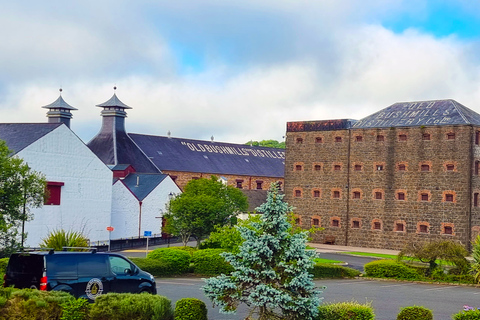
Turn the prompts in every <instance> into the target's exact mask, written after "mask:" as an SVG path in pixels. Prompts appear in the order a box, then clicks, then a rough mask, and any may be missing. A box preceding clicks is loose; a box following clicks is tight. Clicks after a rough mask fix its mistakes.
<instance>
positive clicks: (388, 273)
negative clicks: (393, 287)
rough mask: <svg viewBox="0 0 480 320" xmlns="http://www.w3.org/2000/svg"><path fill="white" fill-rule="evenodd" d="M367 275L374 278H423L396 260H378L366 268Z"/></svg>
mask: <svg viewBox="0 0 480 320" xmlns="http://www.w3.org/2000/svg"><path fill="white" fill-rule="evenodd" d="M364 269H365V275H366V276H368V277H374V278H396V279H405V280H419V279H421V276H420V275H419V274H418V273H417V272H416V271H415V270H414V269H413V268H410V267H408V266H406V265H405V264H403V263H401V262H397V261H395V260H377V261H372V262H369V263H367V264H365V266H364Z"/></svg>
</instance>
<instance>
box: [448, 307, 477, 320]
mask: <svg viewBox="0 0 480 320" xmlns="http://www.w3.org/2000/svg"><path fill="white" fill-rule="evenodd" d="M453 320H480V310H478V309H474V308H469V309H467V310H466V309H464V310H463V311H460V312H459V313H456V314H454V315H453Z"/></svg>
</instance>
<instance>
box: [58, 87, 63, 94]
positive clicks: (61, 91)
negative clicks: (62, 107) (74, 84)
mask: <svg viewBox="0 0 480 320" xmlns="http://www.w3.org/2000/svg"><path fill="white" fill-rule="evenodd" d="M58 91H60V95H62V91H63V89H62V87H60V89H58Z"/></svg>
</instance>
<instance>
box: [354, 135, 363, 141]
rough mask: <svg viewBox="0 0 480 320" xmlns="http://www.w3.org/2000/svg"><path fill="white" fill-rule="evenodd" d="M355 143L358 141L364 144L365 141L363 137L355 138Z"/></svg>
mask: <svg viewBox="0 0 480 320" xmlns="http://www.w3.org/2000/svg"><path fill="white" fill-rule="evenodd" d="M355 141H356V142H362V141H363V137H362V136H355Z"/></svg>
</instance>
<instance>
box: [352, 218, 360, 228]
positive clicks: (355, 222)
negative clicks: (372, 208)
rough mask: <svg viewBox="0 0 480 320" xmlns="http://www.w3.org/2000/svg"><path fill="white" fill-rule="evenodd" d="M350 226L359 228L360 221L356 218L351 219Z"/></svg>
mask: <svg viewBox="0 0 480 320" xmlns="http://www.w3.org/2000/svg"><path fill="white" fill-rule="evenodd" d="M352 228H353V229H359V228H360V221H358V220H353V221H352Z"/></svg>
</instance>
